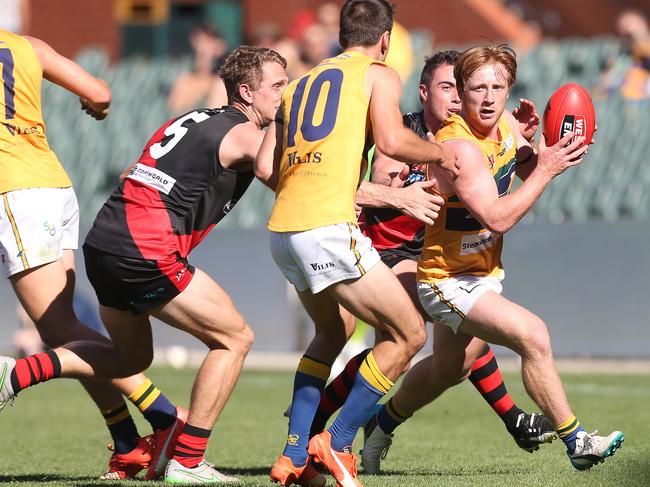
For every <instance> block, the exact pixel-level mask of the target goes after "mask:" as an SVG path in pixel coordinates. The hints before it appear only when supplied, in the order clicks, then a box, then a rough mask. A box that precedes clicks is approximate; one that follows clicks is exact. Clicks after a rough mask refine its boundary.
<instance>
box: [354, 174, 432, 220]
mask: <svg viewBox="0 0 650 487" xmlns="http://www.w3.org/2000/svg"><path fill="white" fill-rule="evenodd" d="M435 183H436V182H435V181H421V182H418V183H413V184H411V185H409V186H406V187H405V188H396V187H391V186H385V185H383V184H377V183H371V182H369V181H363V182H362V183H361V186H359V189H358V190H357V194H356V196H355V198H354V202H355V203H356V204H357V205H359V206H361V207H362V208H363V207H372V208H394V209H396V210H399V211H401V212H402V213H404V214H405V215H408V216H410V217H412V218H416V219H417V220H420V221H421V222H422V223H426V224H427V225H433V222H434V221H435V220H436V219H437V218H438V213H439V212H440V208H441V207H442V205H443V204H444V203H445V200H444V198H443V197H442V196H440V195H438V194H432V193H429V192H427V189H428V188H430V187H431V186H433V185H434V184H435Z"/></svg>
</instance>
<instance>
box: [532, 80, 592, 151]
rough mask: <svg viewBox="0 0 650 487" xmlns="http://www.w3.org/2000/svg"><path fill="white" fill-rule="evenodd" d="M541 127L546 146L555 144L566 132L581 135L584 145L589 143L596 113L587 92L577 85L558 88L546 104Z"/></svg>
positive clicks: (571, 84)
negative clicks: (583, 138)
mask: <svg viewBox="0 0 650 487" xmlns="http://www.w3.org/2000/svg"><path fill="white" fill-rule="evenodd" d="M542 127H543V128H544V138H545V139H546V145H547V146H551V145H554V144H556V143H557V141H558V140H560V139H561V138H562V137H564V135H566V133H567V132H575V134H576V137H577V136H580V135H583V136H584V137H585V138H586V143H589V142H591V139H592V138H593V136H594V129H595V127H596V113H595V112H594V104H593V102H592V101H591V96H590V95H589V92H588V91H587V90H585V89H584V88H583V87H582V86H581V85H579V84H578V83H567V84H565V85H562V86H560V87H559V88H558V89H557V90H555V93H553V94H552V95H551V98H549V100H548V103H547V104H546V108H545V109H544V121H543V122H542Z"/></svg>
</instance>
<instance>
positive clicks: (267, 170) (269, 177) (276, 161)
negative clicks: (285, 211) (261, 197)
mask: <svg viewBox="0 0 650 487" xmlns="http://www.w3.org/2000/svg"><path fill="white" fill-rule="evenodd" d="M279 123H280V122H271V124H270V125H269V127H268V128H267V129H266V134H264V139H263V141H262V145H261V147H260V149H259V151H258V152H257V157H255V164H254V166H253V168H254V170H255V176H256V177H257V179H259V180H260V181H262V182H263V183H264V184H265V185H266V186H267V187H268V188H269V189H271V190H272V191H275V188H277V186H278V180H279V177H280V174H279V169H280V159H281V158H282V126H281V125H280V126H278V124H279Z"/></svg>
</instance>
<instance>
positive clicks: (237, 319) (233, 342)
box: [151, 269, 252, 349]
mask: <svg viewBox="0 0 650 487" xmlns="http://www.w3.org/2000/svg"><path fill="white" fill-rule="evenodd" d="M151 314H152V315H153V316H155V317H156V318H158V319H160V320H162V321H164V322H165V323H168V324H169V325H171V326H173V327H175V328H178V329H180V330H183V331H186V332H188V333H190V334H192V335H194V336H195V337H196V338H198V339H199V340H201V341H202V342H203V343H205V344H206V345H208V346H209V347H226V348H228V349H231V348H235V347H241V346H242V343H241V342H242V341H244V342H245V343H246V347H248V346H249V345H250V342H252V331H251V330H250V328H249V327H248V325H247V324H246V320H245V319H244V317H243V316H242V315H241V313H240V312H239V311H238V310H237V308H236V307H235V304H234V303H233V302H232V300H231V299H230V296H228V294H227V293H226V292H225V291H224V290H223V289H222V288H221V287H220V286H219V285H218V284H217V283H216V282H214V281H213V280H212V279H211V278H210V277H209V276H208V275H207V274H206V273H205V272H203V271H201V270H200V269H196V270H195V272H194V277H193V278H192V280H191V281H190V283H189V284H188V285H187V287H186V288H185V289H184V290H183V291H182V292H181V293H180V294H179V295H178V296H176V297H175V298H173V299H172V300H171V301H169V302H168V303H167V304H164V305H162V306H161V307H159V308H156V309H154V310H152V313H151Z"/></svg>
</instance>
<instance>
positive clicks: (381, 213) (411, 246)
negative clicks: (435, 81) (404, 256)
mask: <svg viewBox="0 0 650 487" xmlns="http://www.w3.org/2000/svg"><path fill="white" fill-rule="evenodd" d="M402 120H403V122H404V126H405V127H407V128H410V129H411V130H412V131H413V132H415V133H416V134H417V135H418V136H420V137H421V138H422V139H426V138H427V127H426V125H425V123H424V112H417V113H407V114H406V115H404V116H403V117H402ZM425 179H426V172H425V168H424V166H423V165H422V164H415V165H413V166H411V167H410V170H409V173H408V175H407V176H406V179H405V180H404V186H408V185H410V184H413V183H416V182H418V181H424V180H425ZM359 223H360V225H361V229H362V231H363V233H364V234H365V235H366V236H367V237H368V238H370V240H372V245H373V247H375V248H376V249H377V250H379V251H381V250H386V249H399V250H404V251H406V252H409V253H411V254H413V255H414V256H418V255H420V253H421V252H422V245H423V243H424V223H422V222H421V221H420V220H417V219H415V218H412V217H410V216H407V215H405V214H403V213H402V212H400V211H398V210H394V209H392V208H364V209H363V211H362V212H361V216H360V217H359Z"/></svg>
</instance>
